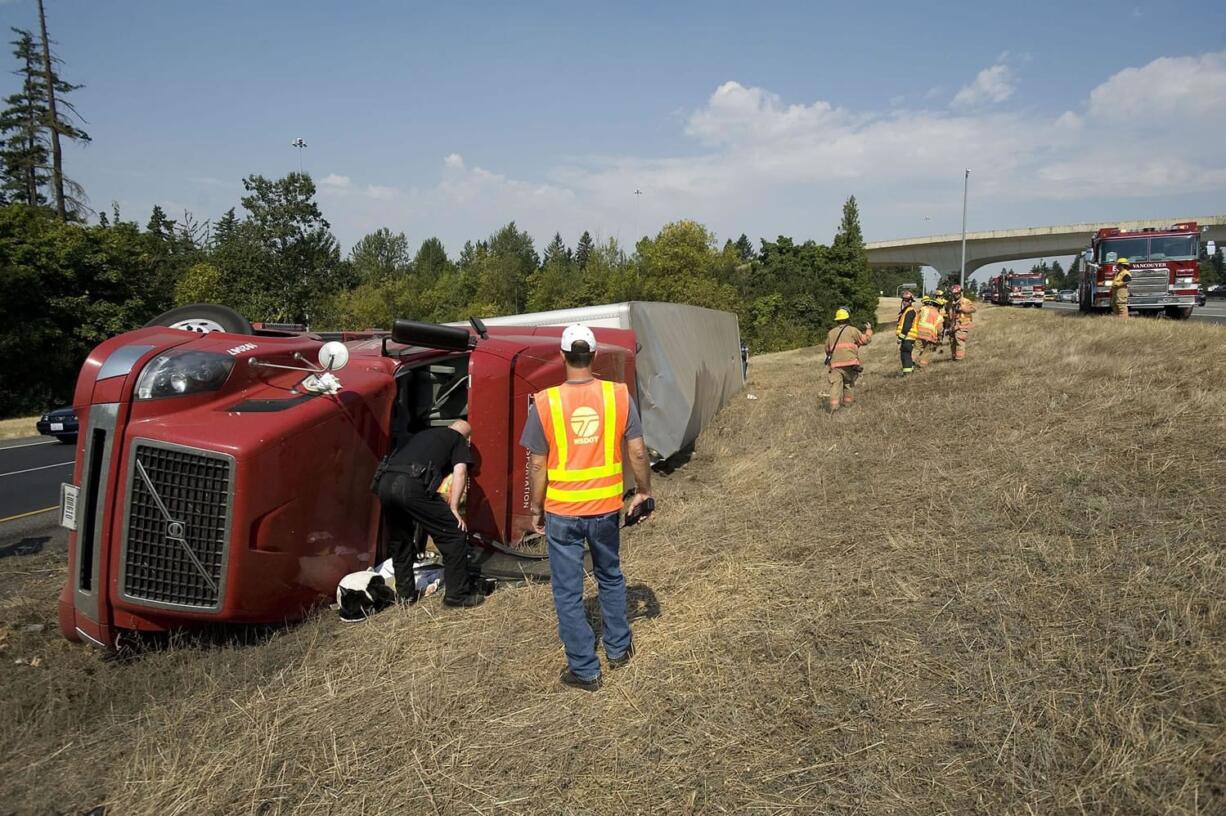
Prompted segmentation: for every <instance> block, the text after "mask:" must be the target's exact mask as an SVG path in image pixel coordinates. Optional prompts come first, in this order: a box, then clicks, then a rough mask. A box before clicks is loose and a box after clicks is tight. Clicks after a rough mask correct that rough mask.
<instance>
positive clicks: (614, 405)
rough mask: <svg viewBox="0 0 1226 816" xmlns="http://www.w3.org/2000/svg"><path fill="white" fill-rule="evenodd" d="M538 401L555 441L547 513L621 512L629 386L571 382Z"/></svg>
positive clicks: (549, 435) (545, 393)
mask: <svg viewBox="0 0 1226 816" xmlns="http://www.w3.org/2000/svg"><path fill="white" fill-rule="evenodd" d="M535 403H536V411H537V415H538V416H539V417H540V419H541V427H542V428H543V429H544V431H545V441H546V442H548V443H549V456H548V469H549V470H548V475H549V486H548V487H547V488H546V491H545V510H546V512H549V513H553V514H555V515H559V516H603V515H605V514H606V513H615V512H617V511H618V510H621V508H622V492H623V490H624V483H623V479H622V438H623V437H624V436H625V435H626V422H627V420H628V418H629V416H630V392H629V391H628V390H627V389H626V385H625V383H615V382H608V381H607V380H592V381H591V382H586V383H566V384H565V385H559V386H555V387H553V388H547V389H545V390H544V391H541V392H540V393H538V394H537V395H536V397H535Z"/></svg>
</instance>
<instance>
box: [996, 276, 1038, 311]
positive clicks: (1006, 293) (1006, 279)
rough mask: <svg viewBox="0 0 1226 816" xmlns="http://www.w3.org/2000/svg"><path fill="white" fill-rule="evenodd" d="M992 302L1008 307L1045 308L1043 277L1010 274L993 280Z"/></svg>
mask: <svg viewBox="0 0 1226 816" xmlns="http://www.w3.org/2000/svg"><path fill="white" fill-rule="evenodd" d="M992 284H993V285H992V302H993V303H997V304H1000V305H1008V306H1035V307H1038V308H1040V309H1042V308H1043V286H1044V281H1043V276H1042V275H1037V274H1035V273H1033V272H1009V273H1008V274H1003V273H1002V274H1000V275H997V276H996V277H994V278H992Z"/></svg>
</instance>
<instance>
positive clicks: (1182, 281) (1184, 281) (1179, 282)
mask: <svg viewBox="0 0 1226 816" xmlns="http://www.w3.org/2000/svg"><path fill="white" fill-rule="evenodd" d="M1175 285H1176V286H1191V285H1192V279H1191V278H1175Z"/></svg>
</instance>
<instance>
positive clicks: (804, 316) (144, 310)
mask: <svg viewBox="0 0 1226 816" xmlns="http://www.w3.org/2000/svg"><path fill="white" fill-rule="evenodd" d="M243 186H244V191H245V195H243V196H242V197H241V199H240V207H238V208H233V209H230V210H229V211H227V212H225V213H224V214H223V215H222V216H221V217H220V218H219V219H217V220H216V221H215V222H202V221H199V220H197V219H196V218H194V217H193V216H192V215H191V214H190V213H184V214H183V216H182V217H180V218H171V217H169V215H168V214H167V213H166V212H164V211H163V210H162V208H161V207H154V208H153V211H152V213H151V215H150V217H149V219H148V220H147V221H146V223H145V224H144V225H143V227H142V226H141V225H140V224H138V223H137V222H135V221H132V220H128V219H125V217H124V216H123V214H122V213H120V212H119V211H118V209H117V208H116V209H113V210H112V212H111V213H110V214H107V213H105V212H104V213H100V214H99V216H98V219H97V223H94V224H85V223H80V222H79V221H74V220H73V219H71V218H69V219H67V220H61V219H60V218H59V216H58V213H57V211H56V208H55V207H54V205H53V204H51V203H49V202H42V203H36V204H30V203H26V202H20V203H18V202H11V203H9V204H7V205H5V206H3V207H0V289H3V291H4V292H5V293H6V297H5V298H3V300H0V358H2V359H4V360H6V365H5V366H4V367H3V368H0V415H3V416H12V415H20V414H23V413H29V412H38V411H43V410H46V409H47V408H48V407H50V406H52V405H58V404H63V403H64V402H66V401H68V400H69V399H70V397H71V392H72V387H73V383H74V381H75V377H76V373H77V370H78V369H79V367H80V365H81V362H82V361H83V360H84V358H85V356H86V355H87V354H88V353H89V350H90V349H91V348H92V347H93V346H94V345H96V344H97V343H99V342H101V341H102V340H105V339H106V338H108V337H110V336H113V335H115V334H117V333H120V332H123V331H127V330H130V329H133V328H137V327H139V326H141V325H143V324H144V323H145V322H146V321H148V320H150V319H152V318H153V317H155V316H156V315H157V314H159V313H160V312H162V311H165V310H167V309H169V308H171V307H173V306H175V305H184V304H188V303H201V302H208V303H221V304H224V305H227V306H230V307H231V308H233V309H235V310H236V311H238V312H240V313H241V314H243V315H244V316H245V317H247V318H248V319H250V320H253V321H264V322H278V323H303V324H307V325H310V326H311V327H312V328H316V329H335V328H349V329H362V328H388V327H389V326H390V325H391V321H392V320H393V319H395V318H397V317H408V318H413V319H417V320H428V321H437V322H446V321H455V320H464V319H467V318H468V317H470V316H480V317H489V316H494V315H502V314H515V313H519V312H525V311H544V310H549V309H561V308H570V307H578V306H586V305H593V304H600V303H611V302H618V301H623V300H662V301H671V302H676V303H689V304H693V305H697V306H705V307H709V308H713V309H722V310H727V311H731V312H735V313H736V314H737V315H738V317H739V319H740V323H741V331H742V334H743V336H744V339H745V340H746V342H748V343H749V344H750V346H751V347H752V348H754V349H755V350H756V351H773V350H779V349H785V348H793V347H797V346H802V345H809V344H814V343H817V342H819V340H820V338H821V337H822V336H823V334H824V332H825V331H826V330H827V329H828V327H829V326H830V324H831V322H832V316H833V313H834V310H835V309H836V308H837V307H838V306H840V305H847V306H850V307H851V309H852V312H853V315H854V319H855V320H856V321H857V322H862V321H868V320H872V319H873V318H874V311H875V305H876V298H877V294H878V290H879V288H880V287H879V285H878V284H879V282H880V279H879V277H874V274H873V272H872V271H871V270H870V268H869V265H868V260H867V256H866V255H865V252H864V240H863V235H862V233H861V229H860V219H859V210H858V206H857V204H856V201H855V198H854V197H853V198H850V199H848V201H847V202H846V204H845V206H844V208H843V217H842V221H841V223H840V224H839V225H838V228H837V231H836V233H835V236H834V239H833V240H832V241H831V242H830V244H829V245H825V244H819V243H817V242H815V241H811V240H809V241H803V242H802V241H795V240H793V239H791V238H788V237H785V236H779V237H777V238H776V239H774V240H762V241H760V242H759V244H758V246H756V247H755V246H754V245H753V244H752V243H751V242H750V241H749V239H748V238H747V237H746V236H744V235H742V236H740V237H739V238H738V239H736V240H735V241H733V240H728V241H725V242H724V243H723V244H722V245H720V244H719V243H718V241H717V238H716V236H715V235H714V234H713V233H712V232H711V231H710V230H709V229H707V228H706V227H705V226H703V225H702V224H699V223H697V222H695V221H676V222H673V223H669V224H666V225H664V226H663V227H662V228H661V229H660V230H659V231H658V232H657V233H656V234H655V235H650V236H645V237H643V238H642V239H640V240H639V241H638V242H637V243H636V244H635V245H634V246H633V247H624V246H622V245H621V244H619V243H618V242H617V241H616V240H614V239H604V240H596V239H594V238H593V237H592V235H591V233H590V232H584V233H583V234H581V235H580V236H579V237H578V239H577V240H576V242H575V243H574V244H573V246H572V245H570V244H568V243H567V242H566V241H565V240H564V239H563V237H562V236H561V235H560V234H555V236H554V238H553V240H552V241H550V242H549V243H548V244H546V245H545V247H544V248H543V250H540V251H538V249H537V247H536V245H535V243H534V241H533V238H532V236H530V235H529V234H528V233H527V232H525V231H524V230H522V229H520V228H519V227H518V226H517V225H516V224H515V223H514V222H511V223H508V224H507V225H506V226H504V227H502V228H501V229H499V230H497V231H495V232H494V233H492V234H491V235H489V236H488V237H486V238H482V239H479V240H473V241H468V242H466V243H465V244H464V245H463V247H462V248H461V249H460V251H459V252H458V253H457V254H456V255H455V256H452V255H450V254H449V253H448V251H447V249H446V247H444V245H443V243H442V242H441V241H440V240H439V239H438V238H435V237H429V238H426V239H424V240H422V241H421V242H420V243H419V244H416V245H413V244H410V242H409V239H408V237H407V236H406V235H405V234H404V233H403V232H395V231H392V230H390V229H387V228H383V229H378V230H375V231H374V232H372V233H370V234H368V235H366V236H365V237H363V238H362V239H361V240H359V241H358V242H357V243H355V244H354V246H353V247H352V248H351V249H350V251H349V252H348V253H345V254H342V252H341V249H340V245H339V243H338V242H337V240H336V238H335V237H334V236H333V234H332V232H331V227H330V225H329V223H328V221H327V220H326V219H325V218H324V216H323V213H322V212H321V211H320V208H319V206H318V204H317V202H316V201H315V192H316V190H315V184H314V182H313V181H312V179H311V178H310V176H309V175H307V174H305V173H296V172H295V173H290V174H288V175H286V176H285V177H283V178H279V179H269V178H265V177H263V176H260V175H252V176H249V177H247V178H246V179H244V180H243ZM899 274H903V275H907V274H910V272H907V271H904V272H902V273H899Z"/></svg>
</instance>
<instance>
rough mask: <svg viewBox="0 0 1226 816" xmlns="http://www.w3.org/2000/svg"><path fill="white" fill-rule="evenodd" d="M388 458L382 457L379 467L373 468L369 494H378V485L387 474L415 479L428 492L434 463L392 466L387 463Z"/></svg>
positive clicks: (432, 479) (432, 480)
mask: <svg viewBox="0 0 1226 816" xmlns="http://www.w3.org/2000/svg"><path fill="white" fill-rule="evenodd" d="M389 458H390V457H384V458H383V460H382V461H381V462H379V466H378V467H377V468H375V475H374V478H373V479H371V481H370V492H371V493H378V492H379V483H380V482H381V481H382V480H383V477H384V476H385V475H386V474H388V473H400V474H403V475H405V476H408V477H409V478H410V479H416V480H417V481H419V482H420V483H421V486H422V487H424V488H425V489H426V491H427V492H428V491H429V490H430V485H431V484H432V483H433V482H434V463H433V462H429V463H427V464H424V465H422V464H419V463H417V462H414V463H412V464H409V465H393V464H392V463H391V462H389V461H388V459H389Z"/></svg>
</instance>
